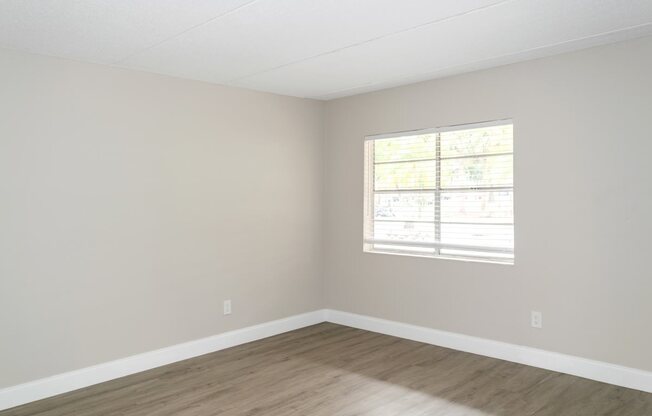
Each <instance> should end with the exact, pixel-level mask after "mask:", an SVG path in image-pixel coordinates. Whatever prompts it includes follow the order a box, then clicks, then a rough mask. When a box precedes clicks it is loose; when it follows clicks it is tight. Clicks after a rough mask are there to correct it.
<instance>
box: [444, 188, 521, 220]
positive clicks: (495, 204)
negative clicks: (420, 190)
mask: <svg viewBox="0 0 652 416" xmlns="http://www.w3.org/2000/svg"><path fill="white" fill-rule="evenodd" d="M441 220H442V221H443V222H473V223H487V222H489V223H497V222H499V223H507V224H511V223H512V222H513V221H514V192H513V191H484V192H442V194H441Z"/></svg>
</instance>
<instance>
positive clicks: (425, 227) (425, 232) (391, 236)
mask: <svg viewBox="0 0 652 416" xmlns="http://www.w3.org/2000/svg"><path fill="white" fill-rule="evenodd" d="M374 238H375V239H377V240H397V241H418V242H420V243H424V242H430V243H432V242H434V241H435V224H434V223H432V222H394V221H392V222H387V221H382V220H376V221H374Z"/></svg>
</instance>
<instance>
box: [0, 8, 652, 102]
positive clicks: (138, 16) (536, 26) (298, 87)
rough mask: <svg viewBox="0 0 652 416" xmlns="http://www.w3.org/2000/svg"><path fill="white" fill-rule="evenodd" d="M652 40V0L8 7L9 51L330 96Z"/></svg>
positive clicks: (4, 23) (3, 22) (4, 17)
mask: <svg viewBox="0 0 652 416" xmlns="http://www.w3.org/2000/svg"><path fill="white" fill-rule="evenodd" d="M649 34H652V0H83V1H80V0H0V47H2V48H8V49H14V50H21V51H26V52H32V53H38V54H44V55H53V56H58V57H64V58H70V59H76V60H80V61H88V62H94V63H100V64H108V65H114V66H119V67H125V68H132V69H138V70H144V71H150V72H156V73H161V74H168V75H173V76H177V77H182V78H189V79H196V80H202V81H208V82H213V83H217V84H225V85H233V86H240V87H245V88H251V89H255V90H260V91H269V92H274V93H279V94H286V95H293V96H298V97H310V98H317V99H331V98H337V97H343V96H347V95H353V94H357V93H361V92H366V91H372V90H378V89H382V88H386V87H390V86H396V85H401V84H408V83H412V82H416V81H421V80H425V79H431V78H437V77H441V76H446V75H452V74H456V73H462V72H468V71H471V70H476V69H481V68H488V67H492V66H497V65H502V64H506V63H512V62H517V61H522V60H526V59H533V58H537V57H542V56H547V55H552V54H556V53H561V52H566V51H571V50H576V49H581V48H585V47H589V46H594V45H599V44H605V43H611V42H616V41H619V40H624V39H629V38H633V37H639V36H644V35H649Z"/></svg>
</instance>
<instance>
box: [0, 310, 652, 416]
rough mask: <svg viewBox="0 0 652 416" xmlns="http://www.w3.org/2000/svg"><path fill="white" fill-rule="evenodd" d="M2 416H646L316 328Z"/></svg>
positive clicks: (575, 392)
mask: <svg viewBox="0 0 652 416" xmlns="http://www.w3.org/2000/svg"><path fill="white" fill-rule="evenodd" d="M0 415H1V416H23V415H39V416H55V415H56V416H63V415H66V416H68V415H75V416H91V415H93V416H98V415H102V416H109V415H116V416H117V415H120V416H145V415H148V416H153V415H157V416H158V415H176V416H206V415H220V416H233V415H261V416H288V415H303V416H317V415H319V416H334V415H338V416H339V415H350V416H353V415H358V416H372V415H373V416H390V415H402V416H416V415H442V416H443V415H445V416H460V415H474V416H529V415H532V416H544V415H545V416H582V415H586V416H589V415H590V416H602V415H613V416H651V415H652V394H649V393H643V392H640V391H636V390H629V389H625V388H621V387H616V386H612V385H608V384H603V383H598V382H595V381H590V380H586V379H582V378H578V377H573V376H569V375H564V374H560V373H555V372H552V371H546V370H541V369H538V368H533V367H528V366H524V365H520V364H514V363H510V362H507V361H501V360H496V359H492V358H486V357H482V356H479V355H474V354H468V353H463V352H458V351H453V350H449V349H446V348H440V347H435V346H431V345H426V344H422V343H419V342H414V341H407V340H404V339H399V338H394V337H391V336H386V335H380V334H376V333H373V332H368V331H362V330H358V329H353V328H349V327H345V326H340V325H335V324H330V323H323V324H319V325H315V326H311V327H308V328H303V329H300V330H296V331H292V332H288V333H285V334H282V335H278V336H275V337H271V338H267V339H264V340H260V341H256V342H252V343H249V344H245V345H241V346H238V347H234V348H230V349H227V350H223V351H218V352H215V353H212V354H207V355H204V356H201V357H197V358H193V359H190V360H186V361H182V362H179V363H174V364H171V365H167V366H165V367H160V368H157V369H154V370H150V371H146V372H143V373H138V374H134V375H131V376H128V377H124V378H121V379H118V380H113V381H109V382H106V383H103V384H99V385H96V386H92V387H88V388H85V389H81V390H78V391H74V392H71V393H67V394H63V395H60V396H57V397H53V398H49V399H45V400H41V401H38V402H34V403H30V404H27V405H24V406H21V407H17V408H14V409H10V410H6V411H4V412H0Z"/></svg>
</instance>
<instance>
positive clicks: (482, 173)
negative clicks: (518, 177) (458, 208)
mask: <svg viewBox="0 0 652 416" xmlns="http://www.w3.org/2000/svg"><path fill="white" fill-rule="evenodd" d="M512 177H513V167H512V155H503V156H484V157H472V158H464V159H444V160H442V161H441V187H442V188H475V187H487V186H512V184H513V179H512Z"/></svg>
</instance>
